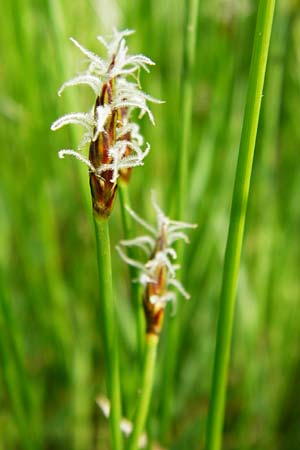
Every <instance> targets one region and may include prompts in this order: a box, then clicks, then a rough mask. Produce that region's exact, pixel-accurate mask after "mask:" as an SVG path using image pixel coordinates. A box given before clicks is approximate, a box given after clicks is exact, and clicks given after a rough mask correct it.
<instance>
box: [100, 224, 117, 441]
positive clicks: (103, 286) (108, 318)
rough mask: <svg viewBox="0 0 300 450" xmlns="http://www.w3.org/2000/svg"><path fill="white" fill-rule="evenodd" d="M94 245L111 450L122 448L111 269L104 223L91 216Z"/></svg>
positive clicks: (106, 226) (106, 230)
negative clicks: (92, 218)
mask: <svg viewBox="0 0 300 450" xmlns="http://www.w3.org/2000/svg"><path fill="white" fill-rule="evenodd" d="M94 224H95V234H96V242H97V246H96V247H97V262H98V276H99V289H100V302H101V303H100V305H101V306H100V319H101V328H102V338H103V344H104V345H103V347H104V358H105V377H106V386H107V390H108V396H109V399H110V403H111V413H110V416H109V420H110V428H111V435H112V448H113V450H121V449H122V447H123V443H122V435H121V429H120V424H121V394H120V374H119V354H118V345H117V332H116V327H115V321H116V320H115V307H114V297H113V288H112V270H111V254H110V238H109V226H108V220H97V219H96V218H95V217H94Z"/></svg>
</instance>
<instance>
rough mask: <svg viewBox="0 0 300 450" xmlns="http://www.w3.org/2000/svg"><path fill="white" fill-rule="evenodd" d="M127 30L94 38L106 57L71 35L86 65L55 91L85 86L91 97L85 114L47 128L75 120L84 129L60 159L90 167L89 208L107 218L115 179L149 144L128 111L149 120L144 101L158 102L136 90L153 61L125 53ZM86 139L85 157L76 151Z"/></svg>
mask: <svg viewBox="0 0 300 450" xmlns="http://www.w3.org/2000/svg"><path fill="white" fill-rule="evenodd" d="M132 33H133V31H131V30H124V31H122V32H118V31H116V30H114V32H113V36H112V38H111V40H110V41H106V40H105V39H104V38H103V37H101V36H98V40H99V41H100V42H101V43H102V44H103V46H104V47H105V49H106V52H107V56H106V58H101V57H100V56H98V55H96V54H95V53H93V52H91V51H90V50H88V49H86V48H85V47H83V46H82V45H81V44H79V42H77V41H76V40H75V39H74V38H71V41H72V42H73V43H74V45H75V46H76V47H77V48H79V50H80V51H81V52H82V53H83V54H84V55H85V56H86V57H87V69H86V71H85V72H84V73H82V74H80V75H78V76H76V77H74V78H72V79H71V80H68V81H66V82H65V83H64V84H63V85H62V86H61V88H60V89H59V92H58V94H59V95H61V94H62V93H63V91H64V90H65V89H66V88H67V87H71V86H76V85H84V84H86V85H88V86H90V87H91V89H92V90H93V92H94V93H95V95H96V101H95V104H94V106H93V108H92V109H91V110H90V111H89V112H87V113H85V112H73V113H69V114H66V115H64V116H62V117H60V118H59V119H57V120H56V121H55V122H54V123H53V124H52V126H51V129H52V130H57V129H59V128H61V127H63V126H65V125H69V124H76V125H81V126H82V127H83V128H84V129H85V132H84V134H83V137H82V140H81V142H80V143H79V145H78V147H77V149H76V150H73V149H62V150H60V151H59V157H60V158H63V157H64V156H66V155H70V156H74V157H75V158H77V159H78V160H80V161H81V162H83V163H84V164H85V165H86V166H87V167H88V168H89V172H90V186H91V194H92V199H93V207H94V212H95V213H96V215H97V216H99V217H107V216H108V215H109V214H110V212H111V209H112V204H113V200H114V196H115V192H116V188H117V182H118V178H119V177H121V178H122V179H124V181H128V180H129V176H130V173H131V169H132V168H133V167H136V166H141V165H143V164H144V158H145V157H146V156H147V154H148V153H149V150H150V145H149V144H146V146H145V147H144V148H142V146H143V143H144V140H143V138H142V136H141V135H140V133H139V126H138V124H137V123H134V122H133V121H132V118H131V112H132V110H134V109H137V110H138V111H139V112H140V114H139V117H142V116H143V115H144V114H146V115H147V116H148V117H149V119H150V121H151V122H152V123H153V124H154V117H153V114H152V112H151V110H150V108H149V106H148V104H147V103H148V102H155V103H161V101H160V100H157V99H155V98H153V97H151V96H150V95H148V94H146V93H145V92H143V91H142V90H141V89H140V85H139V81H138V76H139V71H140V69H144V70H146V71H147V72H148V71H149V69H148V66H151V65H154V62H153V61H151V59H150V58H148V57H146V56H144V55H138V54H137V55H130V54H128V47H127V45H126V41H125V37H127V36H129V35H130V34H132ZM128 78H130V81H129V79H128ZM87 143H89V144H90V150H89V158H86V157H85V156H83V155H82V154H81V153H80V150H81V149H82V147H84V146H85V145H86V144H87Z"/></svg>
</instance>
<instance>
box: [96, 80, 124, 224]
mask: <svg viewBox="0 0 300 450" xmlns="http://www.w3.org/2000/svg"><path fill="white" fill-rule="evenodd" d="M113 84H114V81H113V80H110V81H109V82H108V83H106V84H104V86H103V88H102V92H101V96H100V97H97V99H96V103H95V108H94V112H95V114H96V108H97V107H98V106H100V105H101V106H103V105H107V104H109V103H111V102H112V96H113ZM117 114H118V112H117V111H113V112H112V114H111V116H110V117H109V119H108V120H107V123H106V124H105V131H104V132H102V133H99V136H98V138H97V139H96V141H92V142H91V144H90V152H89V159H90V161H91V163H92V164H93V166H94V167H95V168H96V169H97V168H98V167H100V166H101V165H102V164H110V163H111V162H112V158H111V157H110V156H109V148H110V147H111V146H112V145H113V144H114V143H115V136H116V122H117ZM112 175H113V174H112V171H111V170H107V171H106V172H103V173H101V176H100V175H96V174H95V173H93V172H90V188H91V194H92V201H93V209H94V213H95V215H96V216H97V217H98V218H99V219H106V218H108V217H109V215H110V213H111V211H112V207H113V201H114V197H115V194H116V191H117V184H116V183H112V182H111V181H110V180H111V178H112Z"/></svg>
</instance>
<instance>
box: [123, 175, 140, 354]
mask: <svg viewBox="0 0 300 450" xmlns="http://www.w3.org/2000/svg"><path fill="white" fill-rule="evenodd" d="M119 194H120V205H121V214H122V222H123V229H124V238H125V239H132V238H133V237H134V233H133V221H132V217H131V215H130V214H129V213H128V211H127V210H126V206H127V207H129V208H131V202H130V195H129V189H128V184H127V183H124V182H122V181H120V182H119ZM127 252H128V256H129V258H131V259H137V256H136V253H137V252H136V249H134V248H133V247H128V249H127ZM129 274H130V280H131V297H132V305H133V309H134V314H135V324H136V341H137V355H138V361H139V362H142V359H143V349H144V344H145V318H144V311H143V305H142V300H141V289H140V285H139V283H133V282H132V280H135V279H137V278H138V270H137V269H136V268H135V267H132V266H129Z"/></svg>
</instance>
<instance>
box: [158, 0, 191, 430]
mask: <svg viewBox="0 0 300 450" xmlns="http://www.w3.org/2000/svg"><path fill="white" fill-rule="evenodd" d="M198 4H199V1H198V0H189V1H188V2H186V6H185V22H184V45H183V55H182V73H181V101H180V103H181V107H180V119H179V123H180V124H181V125H180V127H179V130H180V132H179V133H180V135H179V139H178V142H179V145H178V149H177V169H176V172H177V173H176V180H177V183H176V184H175V186H177V189H176V192H175V205H176V206H175V209H174V217H176V219H182V218H183V216H184V209H185V208H184V207H185V201H186V192H187V184H188V183H187V179H188V159H189V158H188V156H189V146H190V134H191V117H192V103H193V82H192V75H193V67H194V60H195V47H196V36H197V19H198ZM177 253H178V261H179V263H180V262H181V263H182V256H183V255H182V246H181V245H180V243H179V245H178V246H177ZM178 308H180V304H179V303H178ZM178 312H179V311H178ZM178 316H179V314H177V317H175V318H173V319H172V320H170V323H169V329H168V333H167V344H166V355H165V364H164V385H163V389H162V401H161V413H162V416H161V435H162V436H164V435H165V434H166V432H167V429H168V427H169V421H170V416H171V411H172V397H173V381H174V376H175V369H176V357H177V348H178V340H179V320H178Z"/></svg>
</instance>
